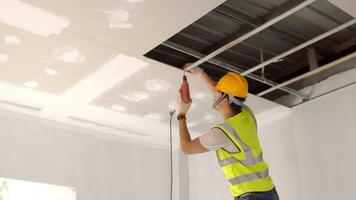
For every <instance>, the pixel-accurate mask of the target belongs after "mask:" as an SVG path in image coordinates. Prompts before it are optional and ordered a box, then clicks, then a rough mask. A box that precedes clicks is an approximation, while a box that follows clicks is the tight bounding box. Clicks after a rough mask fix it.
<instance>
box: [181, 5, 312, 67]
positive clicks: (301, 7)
mask: <svg viewBox="0 0 356 200" xmlns="http://www.w3.org/2000/svg"><path fill="white" fill-rule="evenodd" d="M315 1H316V0H307V1H304V2H303V3H301V4H299V5H297V6H296V7H294V8H292V9H290V10H288V11H287V12H284V13H283V14H281V15H279V16H277V17H275V18H273V19H271V20H269V21H267V22H266V23H264V24H262V25H261V26H259V27H257V28H255V29H253V30H252V31H250V32H248V33H246V34H244V35H242V36H241V37H238V38H236V39H235V40H233V41H231V42H229V43H227V44H226V45H224V46H222V47H220V48H218V49H216V50H215V51H213V52H211V53H209V54H208V55H206V56H205V57H203V58H202V59H200V60H198V61H196V62H195V63H193V64H192V65H190V66H189V67H187V68H186V70H191V69H193V68H194V67H196V66H198V65H200V64H202V63H204V62H206V61H208V60H209V59H211V58H213V57H215V56H217V55H219V54H220V53H222V52H224V51H226V50H228V49H230V48H231V47H233V46H235V45H237V44H239V43H241V42H242V41H244V40H246V39H248V38H250V37H252V36H254V35H256V34H257V33H259V32H261V31H263V30H265V29H267V28H268V27H270V26H272V25H273V24H275V23H277V22H279V21H280V20H282V19H284V18H286V17H288V16H290V15H292V14H293V13H295V12H297V11H299V10H301V9H303V8H304V7H306V6H308V5H310V4H312V3H314V2H315Z"/></svg>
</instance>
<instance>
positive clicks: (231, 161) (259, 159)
mask: <svg viewBox="0 0 356 200" xmlns="http://www.w3.org/2000/svg"><path fill="white" fill-rule="evenodd" d="M221 126H222V127H224V128H225V129H226V130H227V131H229V132H230V133H231V134H232V135H233V136H234V137H235V139H236V141H237V142H238V143H240V144H241V146H242V148H243V150H244V152H245V155H246V160H237V159H236V158H234V157H230V158H226V159H221V158H220V156H219V155H217V157H218V162H219V164H220V166H221V167H224V166H226V165H231V164H234V163H237V162H239V163H241V164H243V165H245V166H251V165H254V164H257V163H260V162H262V161H263V155H262V152H261V154H260V155H258V156H257V157H253V155H252V151H251V148H250V147H249V146H247V145H246V144H245V143H243V142H242V141H241V139H240V137H239V136H238V134H237V132H236V131H235V129H234V128H233V127H232V126H231V125H230V124H229V123H227V122H224V123H223V124H221Z"/></svg>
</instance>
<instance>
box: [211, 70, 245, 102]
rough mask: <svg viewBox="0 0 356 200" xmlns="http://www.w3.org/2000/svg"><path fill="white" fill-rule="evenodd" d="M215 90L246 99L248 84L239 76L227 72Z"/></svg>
mask: <svg viewBox="0 0 356 200" xmlns="http://www.w3.org/2000/svg"><path fill="white" fill-rule="evenodd" d="M215 89H216V90H217V91H219V92H224V93H226V94H229V95H232V96H235V97H241V98H247V93H248V83H247V80H246V79H245V77H243V76H241V75H240V74H237V73H234V72H229V73H227V74H226V75H224V76H223V77H221V78H220V80H219V81H218V83H217V84H216V86H215Z"/></svg>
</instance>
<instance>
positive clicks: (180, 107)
mask: <svg viewBox="0 0 356 200" xmlns="http://www.w3.org/2000/svg"><path fill="white" fill-rule="evenodd" d="M191 104H192V102H189V103H184V102H183V99H182V93H181V92H180V91H179V92H178V96H177V101H176V105H175V107H176V108H175V109H176V113H177V114H178V115H186V114H187V113H188V110H189V108H190V105H191Z"/></svg>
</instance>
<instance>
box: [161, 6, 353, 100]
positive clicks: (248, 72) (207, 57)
mask: <svg viewBox="0 0 356 200" xmlns="http://www.w3.org/2000/svg"><path fill="white" fill-rule="evenodd" d="M315 1H316V0H307V1H304V2H303V3H301V4H299V5H297V6H296V7H294V8H292V9H290V10H288V11H286V12H284V13H283V14H281V15H279V16H277V17H275V18H273V19H271V20H269V21H267V22H266V23H264V24H262V25H261V26H259V27H257V28H255V29H254V30H252V31H250V32H248V33H246V34H244V35H242V36H240V37H238V38H236V39H234V40H232V41H231V42H229V43H227V44H225V45H223V46H222V47H220V48H218V49H216V50H214V51H213V52H211V53H209V54H208V55H203V54H200V53H198V52H193V50H190V49H187V48H184V47H182V46H180V47H179V45H177V44H174V43H172V42H169V41H167V42H164V43H163V45H164V46H167V47H170V48H173V49H175V50H178V51H180V52H183V53H187V54H188V55H191V56H193V57H196V58H198V59H199V60H197V61H196V62H194V63H193V64H191V65H190V66H189V67H187V68H186V69H185V70H191V69H193V68H194V67H197V66H199V65H200V64H202V63H204V62H209V63H211V64H215V65H218V66H220V67H223V68H226V69H228V70H231V71H235V72H238V73H240V74H241V75H243V76H247V77H249V78H252V79H254V80H256V81H259V82H261V83H264V84H267V85H269V86H272V87H271V88H269V89H267V90H265V91H263V92H260V93H258V96H262V95H265V94H267V93H269V92H272V91H274V90H276V89H280V90H283V91H285V92H287V93H289V94H293V95H296V96H299V97H302V98H303V99H305V100H307V99H309V96H308V95H306V94H303V93H301V92H299V91H297V90H294V89H292V88H289V87H286V85H288V84H290V83H292V82H295V81H297V80H300V79H302V78H306V77H309V76H311V75H313V74H315V72H317V73H320V72H321V71H324V70H326V69H328V68H330V66H334V64H335V63H340V61H343V60H344V59H343V58H341V59H339V60H337V61H335V62H332V63H330V65H329V64H326V65H325V68H324V66H323V67H321V68H322V69H321V70H320V71H319V69H316V70H313V71H310V72H307V73H305V74H302V75H301V76H298V77H296V78H292V79H290V80H288V81H285V82H284V83H280V84H277V83H275V82H273V81H271V80H268V79H266V78H265V77H263V76H262V77H261V76H258V75H255V74H251V73H252V72H254V71H256V70H259V69H261V68H264V67H266V66H267V65H270V64H272V63H274V62H277V61H278V60H280V59H282V58H284V57H286V56H288V55H290V54H292V53H294V52H297V51H299V50H301V49H303V48H305V47H307V46H309V45H311V44H314V43H316V42H317V41H320V40H322V39H324V38H326V37H328V36H330V35H332V34H334V33H336V32H338V31H340V30H343V29H346V28H348V27H350V26H352V25H353V24H355V22H356V19H352V20H350V21H349V22H347V23H344V24H342V25H340V26H337V27H335V28H333V29H332V30H330V31H327V32H325V33H323V34H320V35H318V36H317V37H314V38H313V39H310V40H308V41H306V42H304V43H302V44H300V45H298V46H296V47H294V48H292V49H289V50H287V51H285V52H284V53H281V54H279V55H277V56H275V57H273V58H271V59H269V60H267V61H264V62H261V63H260V64H258V65H256V66H255V67H252V68H250V69H248V70H246V71H243V70H242V69H238V68H237V69H236V67H234V66H232V65H229V64H227V63H224V62H221V61H219V60H217V59H214V57H215V56H217V55H219V54H220V53H222V52H224V51H226V50H228V49H230V48H232V47H233V46H235V45H237V44H239V43H241V42H242V41H244V40H246V39H248V38H250V37H252V36H254V35H256V34H257V33H259V32H261V31H263V30H265V29H267V28H268V27H270V26H272V25H273V24H275V23H277V22H278V21H280V20H282V19H284V18H286V17H288V16H289V15H291V14H293V13H295V12H297V11H299V10H301V9H302V8H304V7H306V6H308V5H310V4H312V3H314V2H315ZM352 55H353V54H352ZM352 55H351V56H352ZM344 58H349V57H348V56H345V57H344ZM352 58H353V57H352ZM349 59H350V58H349Z"/></svg>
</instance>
